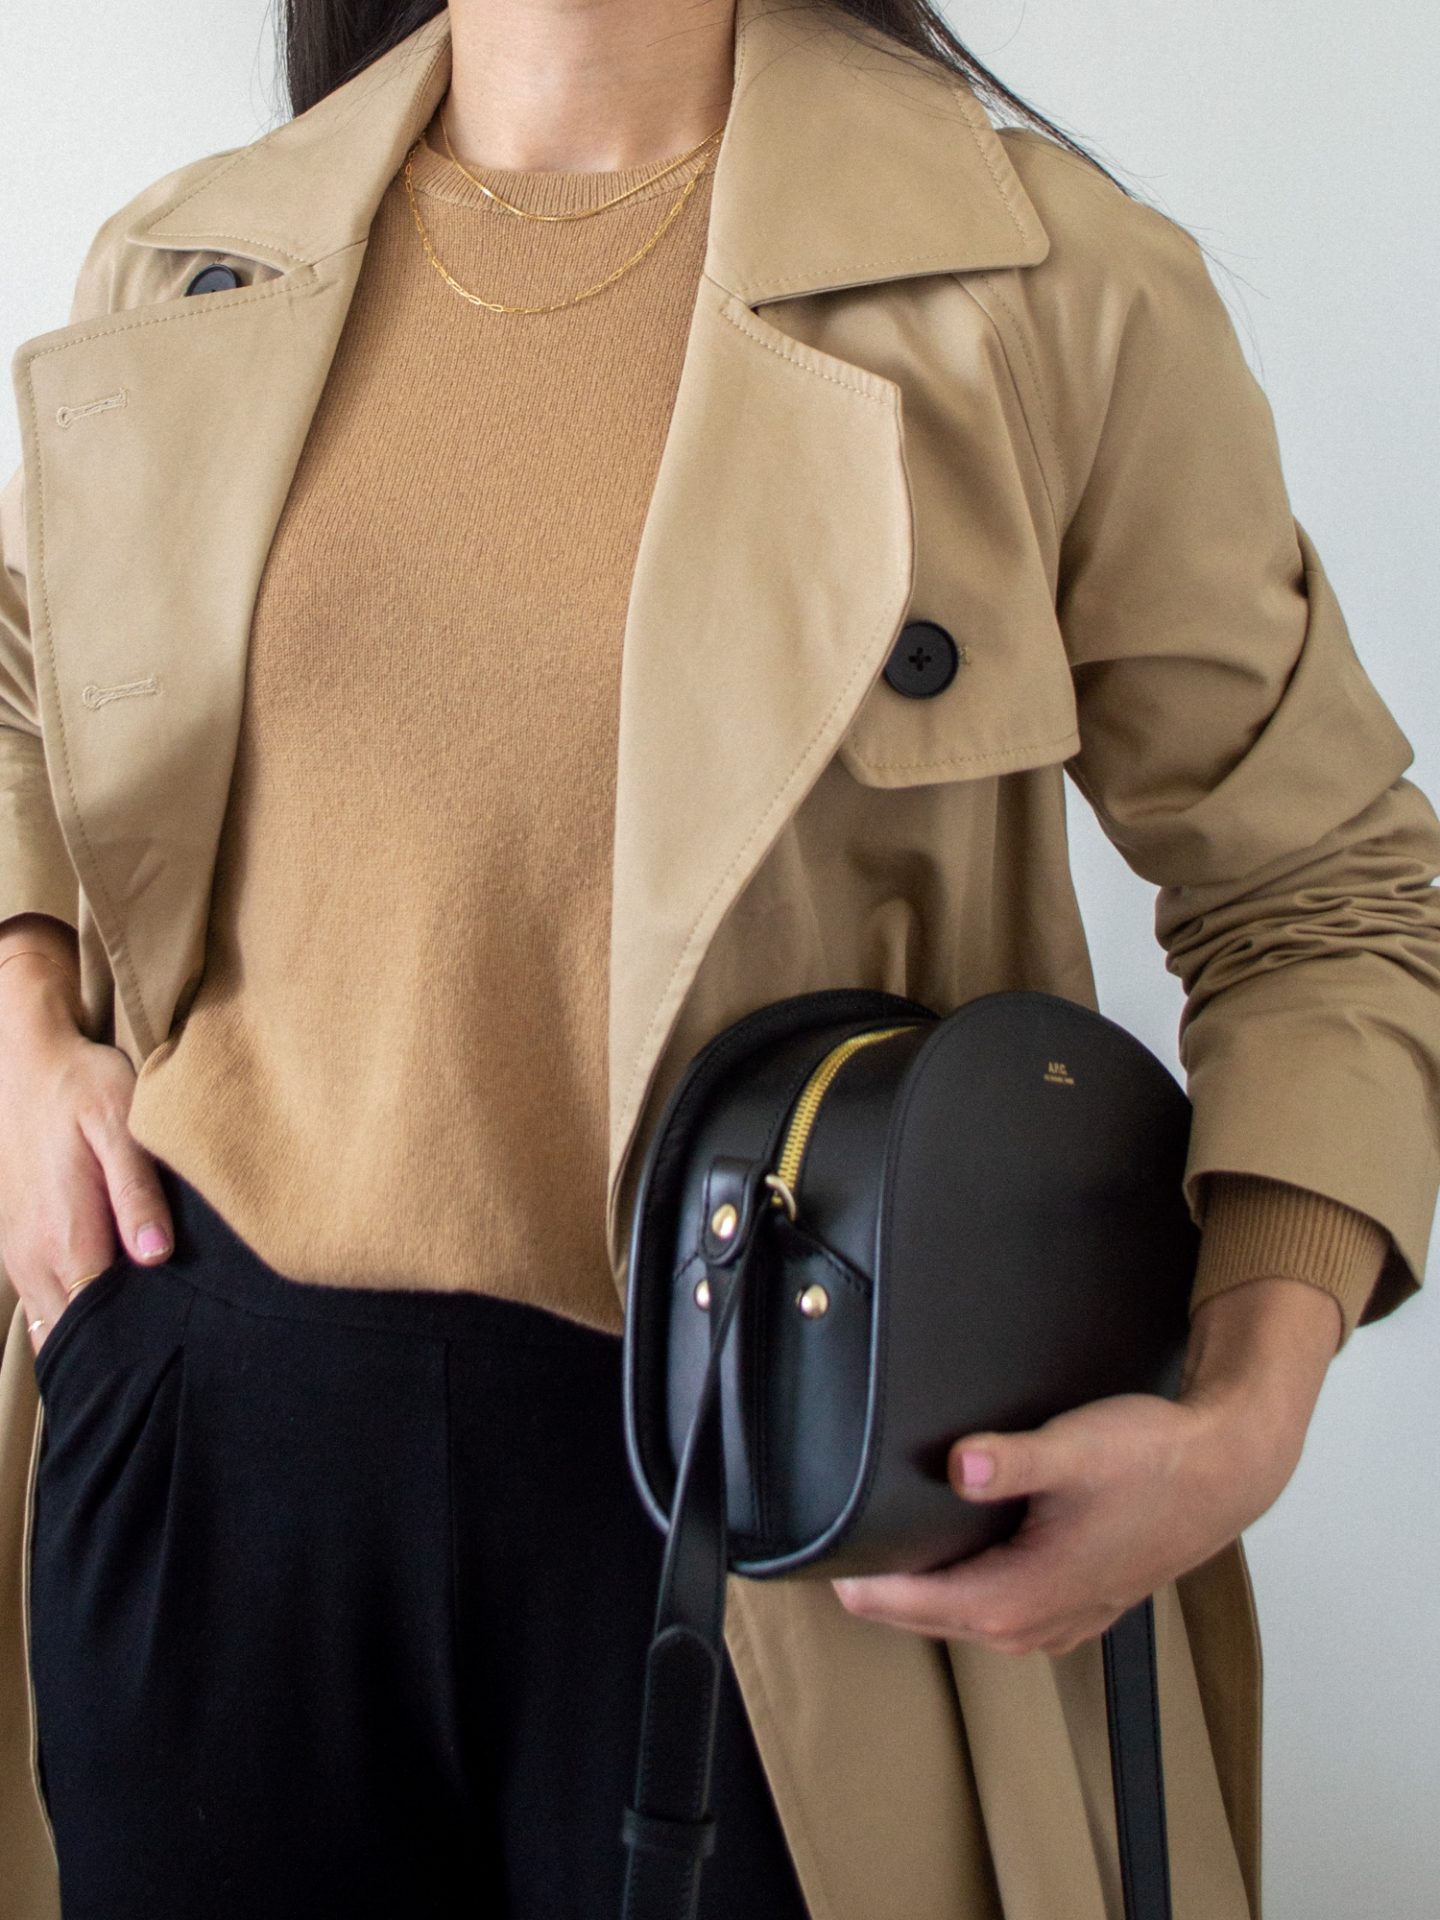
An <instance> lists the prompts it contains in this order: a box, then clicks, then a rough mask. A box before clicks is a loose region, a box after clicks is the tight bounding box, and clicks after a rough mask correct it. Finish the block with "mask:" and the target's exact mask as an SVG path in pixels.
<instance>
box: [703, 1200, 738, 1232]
mask: <svg viewBox="0 0 1440 1920" xmlns="http://www.w3.org/2000/svg"><path fill="white" fill-rule="evenodd" d="M739 1224H740V1215H739V1214H738V1213H737V1212H736V1210H735V1208H734V1207H733V1206H732V1205H731V1203H730V1201H728V1200H727V1201H726V1202H725V1204H724V1205H723V1206H720V1207H717V1208H716V1209H715V1211H714V1213H712V1214H711V1216H710V1231H711V1232H712V1233H713V1234H714V1236H715V1238H716V1239H717V1240H729V1239H730V1238H731V1237H732V1236H733V1235H734V1232H735V1229H736V1227H738V1226H739Z"/></svg>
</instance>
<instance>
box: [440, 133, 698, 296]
mask: <svg viewBox="0 0 1440 1920" xmlns="http://www.w3.org/2000/svg"><path fill="white" fill-rule="evenodd" d="M724 131H725V129H724V127H723V126H722V127H717V128H716V129H715V131H714V133H712V134H708V135H707V136H706V138H705V139H704V140H702V141H701V142H700V143H699V145H698V146H694V147H692V148H691V149H690V151H689V152H688V153H682V154H681V155H680V156H679V157H678V159H675V160H670V161H667V162H666V164H665V165H664V166H663V167H660V168H658V169H657V170H656V171H655V172H654V173H652V174H649V175H647V177H646V178H645V179H644V180H639V181H637V182H636V184H635V185H634V186H633V187H627V188H626V189H625V190H624V192H623V193H617V194H616V195H615V197H614V199H612V200H606V201H603V202H602V203H601V204H600V205H599V206H596V207H582V208H580V209H579V211H578V212H573V213H534V212H530V211H528V210H527V209H526V208H524V207H517V206H513V205H512V204H511V202H510V201H508V200H506V199H504V198H503V197H502V196H501V195H500V194H498V193H496V192H495V191H494V190H493V189H492V188H490V187H487V186H486V184H485V182H484V181H483V180H477V179H476V178H475V175H474V174H473V173H471V172H470V170H469V168H468V167H465V166H463V165H461V162H460V161H458V160H457V159H456V158H455V154H454V151H453V149H452V148H451V145H450V133H449V130H448V128H447V127H446V125H445V118H444V115H443V114H442V115H441V116H440V132H441V134H442V135H443V137H444V140H445V151H446V154H447V156H448V157H449V159H450V161H451V162H452V164H453V165H455V166H456V167H458V168H459V170H460V172H461V173H463V174H464V175H465V178H466V179H467V180H469V181H471V182H472V183H473V184H474V185H475V186H477V187H479V189H480V191H481V192H482V193H483V194H485V195H486V196H487V197H488V198H489V199H491V200H493V201H495V202H496V204H497V205H498V206H502V207H504V208H505V209H506V211H507V212H508V213H513V214H516V215H518V216H519V218H520V219H522V220H588V219H589V218H590V217H591V215H592V214H597V213H604V212H605V210H606V209H607V208H608V207H613V206H617V205H618V204H619V203H620V201H622V200H628V199H629V198H630V197H631V195H632V194H636V193H639V192H640V191H641V190H642V189H643V188H645V187H648V186H651V185H653V183H654V182H655V181H656V180H661V179H663V178H664V176H665V175H666V174H667V173H673V172H674V171H675V169H676V168H677V167H682V166H684V164H685V162H686V161H687V160H692V159H693V158H694V157H695V155H696V154H697V153H699V152H700V151H701V149H702V148H704V147H708V146H709V145H710V143H711V141H713V140H718V139H719V138H720V136H721V134H722V133H723V132H724ZM424 138H425V136H424V135H423V134H422V135H421V136H420V138H419V139H418V140H417V141H416V142H415V144H414V146H412V147H411V149H410V151H409V153H407V154H406V156H405V192H406V194H407V196H408V198H409V201H410V211H411V213H412V214H413V216H414V219H415V225H416V228H417V230H418V231H419V234H420V242H421V245H422V246H423V247H424V249H425V253H426V257H427V258H428V259H429V261H430V264H431V266H432V267H434V269H435V271H436V272H437V273H438V274H439V275H440V277H441V279H442V280H443V281H444V282H445V283H446V285H447V286H449V287H453V289H454V290H455V292H456V293H458V294H459V295H460V297H461V299H462V300H468V301H469V302H470V304H471V305H472V306H476V307H486V308H488V309H489V311H490V312H491V313H555V312H557V311H558V310H559V309H560V308H561V307H573V306H577V305H578V304H579V302H580V301H582V300H588V299H589V298H590V297H591V295H592V294H596V293H600V292H602V291H603V290H604V289H605V288H606V287H608V286H610V285H611V284H612V283H613V282H614V281H616V280H618V279H619V278H620V276H621V274H622V273H628V272H629V270H630V268H631V267H633V266H635V265H636V264H637V262H639V261H641V260H643V259H644V258H645V255H646V254H647V253H649V251H650V249H651V248H652V247H653V246H654V245H655V244H656V242H657V241H658V240H659V239H660V237H661V235H662V234H663V233H664V232H665V230H666V228H667V227H668V226H669V225H670V223H671V222H672V221H673V220H674V219H675V217H676V216H677V214H678V213H679V212H680V209H681V208H682V207H683V206H684V204H685V202H686V201H687V200H688V199H689V198H690V195H691V194H692V193H693V192H694V191H695V188H696V187H697V186H698V184H699V183H700V180H701V179H702V178H703V176H704V174H705V173H706V171H707V169H706V168H705V167H700V168H697V170H696V171H695V172H694V173H693V174H692V175H691V177H690V178H689V179H688V180H687V181H686V182H685V185H684V187H683V188H682V189H681V192H680V196H679V198H678V199H677V200H676V202H675V204H674V206H673V207H671V209H670V211H669V212H668V213H667V214H666V216H665V218H664V219H663V220H662V221H661V222H660V225H659V226H658V227H657V228H656V229H655V231H654V233H653V234H651V236H650V238H649V239H648V240H647V241H646V242H645V244H644V246H643V247H641V248H640V250H639V251H638V252H637V253H633V254H632V255H631V256H630V258H629V259H628V260H626V261H624V262H622V264H621V265H620V266H618V267H617V268H616V269H615V271H614V272H613V273H610V274H607V275H606V276H605V278H604V279H603V280H599V281H597V282H596V283H595V285H594V286H593V287H585V288H584V289H582V291H581V292H579V293H576V294H572V295H570V297H569V298H568V299H565V300H555V301H551V302H550V303H549V304H548V305H546V306H539V307H515V306H508V305H506V304H505V303H504V302H503V301H499V300H486V299H483V298H482V297H481V295H479V294H478V293H473V292H472V291H471V290H470V288H468V287H462V286H461V284H460V282H459V281H458V280H457V279H455V277H454V275H453V274H451V273H450V272H449V271H448V270H447V269H446V267H445V266H444V264H443V263H442V261H441V260H440V258H439V256H438V254H437V253H436V252H435V248H434V246H433V245H432V243H431V240H430V235H429V233H428V231H427V230H426V227H425V222H424V220H423V219H422V218H421V215H420V208H419V206H418V204H417V203H416V199H415V186H414V181H413V179H412V177H411V168H412V164H413V162H414V158H415V150H416V148H417V147H420V146H422V145H423V144H424Z"/></svg>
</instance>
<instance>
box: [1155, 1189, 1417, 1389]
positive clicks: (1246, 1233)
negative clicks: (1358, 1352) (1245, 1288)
mask: <svg viewBox="0 0 1440 1920" xmlns="http://www.w3.org/2000/svg"><path fill="white" fill-rule="evenodd" d="M1204 1190H1205V1212H1204V1217H1203V1222H1202V1227H1201V1234H1200V1254H1199V1260H1198V1263H1197V1266H1196V1272H1195V1283H1194V1286H1193V1287H1192V1289H1191V1293H1190V1311H1191V1312H1192V1314H1193V1312H1194V1311H1195V1308H1196V1307H1197V1306H1199V1304H1200V1302H1201V1301H1202V1300H1208V1299H1210V1297H1211V1296H1212V1295H1214V1294H1217V1293H1224V1292H1225V1291H1226V1290H1227V1289H1228V1288H1230V1287H1235V1286H1240V1285H1243V1283H1244V1282H1245V1281H1247V1280H1259V1279H1265V1278H1270V1277H1274V1278H1277V1279H1278V1278H1284V1279H1293V1280H1308V1281H1309V1282H1310V1284H1311V1285H1312V1286H1316V1287H1320V1288H1322V1289H1323V1290H1324V1291H1325V1292H1326V1293H1328V1294H1332V1295H1333V1296H1334V1298H1335V1299H1336V1300H1337V1301H1338V1302H1339V1306H1340V1313H1341V1317H1342V1319H1343V1321H1344V1328H1343V1331H1342V1333H1341V1336H1340V1346H1341V1347H1343V1346H1344V1345H1345V1344H1346V1342H1347V1341H1348V1340H1349V1338H1350V1336H1351V1334H1352V1333H1353V1332H1354V1331H1355V1328H1356V1327H1357V1325H1358V1324H1359V1321H1360V1316H1361V1315H1362V1313H1363V1312H1364V1311H1365V1308H1366V1306H1367V1305H1368V1303H1369V1300H1370V1296H1371V1294H1372V1293H1373V1292H1374V1289H1375V1282H1376V1281H1377V1280H1378V1279H1379V1277H1380V1269H1381V1267H1382V1266H1383V1264H1384V1261H1385V1254H1386V1250H1387V1248H1388V1247H1389V1244H1390V1236H1389V1234H1388V1233H1387V1232H1386V1230H1385V1228H1384V1227H1382V1226H1380V1225H1379V1223H1378V1222H1377V1221H1375V1220H1372V1219H1371V1218H1370V1216H1369V1214H1368V1213H1360V1212H1358V1211H1357V1210H1356V1209H1355V1208H1354V1207H1347V1206H1344V1205H1342V1204H1341V1202H1339V1201H1338V1200H1332V1199H1330V1198H1329V1196H1328V1195H1326V1194H1321V1193H1312V1192H1311V1191H1310V1190H1309V1189H1308V1188H1307V1187H1296V1186H1292V1185H1291V1184H1290V1183H1289V1182H1288V1181H1285V1180H1267V1179H1262V1178H1261V1177H1260V1176H1259V1175H1258V1174H1244V1173H1212V1174H1209V1175H1207V1176H1206V1179H1205V1182H1204ZM1338 1350H1339V1349H1338V1348H1337V1351H1338Z"/></svg>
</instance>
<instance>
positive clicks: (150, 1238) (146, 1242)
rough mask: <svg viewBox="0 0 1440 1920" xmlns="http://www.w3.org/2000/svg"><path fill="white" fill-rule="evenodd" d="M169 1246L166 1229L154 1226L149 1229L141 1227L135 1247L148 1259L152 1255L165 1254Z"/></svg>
mask: <svg viewBox="0 0 1440 1920" xmlns="http://www.w3.org/2000/svg"><path fill="white" fill-rule="evenodd" d="M169 1244H170V1242H169V1241H168V1240H167V1239H166V1237H165V1230H164V1228H163V1227H157V1226H155V1225H153V1224H152V1225H150V1226H148V1227H141V1229H140V1231H139V1233H138V1234H137V1235H136V1236H135V1245H136V1246H137V1247H138V1248H139V1249H140V1252H141V1253H142V1254H144V1255H145V1256H146V1257H147V1258H148V1256H149V1255H150V1254H152V1253H164V1251H165V1249H166V1248H167V1247H168V1246H169Z"/></svg>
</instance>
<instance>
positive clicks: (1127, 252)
mask: <svg viewBox="0 0 1440 1920" xmlns="http://www.w3.org/2000/svg"><path fill="white" fill-rule="evenodd" d="M1130 217H1132V218H1133V219H1134V223H1135V229H1136V232H1137V235H1138V238H1137V239H1136V241H1135V244H1134V245H1133V246H1127V248H1126V249H1124V250H1123V253H1124V264H1123V267H1118V268H1116V269H1115V276H1116V277H1117V278H1119V279H1120V280H1123V285H1121V286H1119V287H1118V288H1117V287H1116V285H1115V283H1114V280H1113V279H1112V282H1111V285H1110V287H1109V290H1108V292H1107V295H1106V298H1105V300H1104V301H1103V302H1102V303H1101V305H1100V308H1099V320H1098V324H1096V325H1094V326H1093V328H1092V334H1093V337H1094V339H1095V340H1096V341H1097V342H1098V343H1099V351H1100V352H1101V353H1102V355H1103V358H1104V372H1103V377H1102V379H1101V381H1100V386H1101V388H1102V389H1103V399H1102V400H1101V401H1100V403H1099V404H1097V406H1096V407H1095V409H1094V411H1093V416H1092V417H1093V430H1092V431H1090V432H1089V433H1088V435H1087V436H1085V437H1083V438H1080V437H1078V436H1077V445H1076V448H1075V451H1074V466H1075V468H1076V469H1077V471H1076V472H1075V474H1074V484H1073V488H1072V492H1071V495H1070V499H1071V501H1072V503H1073V506H1072V508H1071V510H1070V511H1069V512H1068V513H1067V515H1066V517H1065V519H1064V523H1063V530H1062V537H1061V542H1060V555H1059V568H1058V582H1057V609H1058V613H1059V618H1060V624H1061V628H1062V631H1063V634H1064V638H1065V644H1066V649H1067V653H1068V655H1069V659H1070V662H1071V666H1072V671H1073V677H1074V684H1075V689H1076V699H1077V707H1078V715H1079V733H1080V739H1081V746H1080V749H1079V751H1078V752H1077V753H1076V754H1075V755H1074V756H1073V758H1072V759H1071V760H1070V761H1069V762H1067V771H1068V772H1069V773H1070V774H1071V775H1072V776H1073V778H1074V780H1075V782H1076V785H1077V786H1078V787H1079V789H1080V791H1081V792H1082V793H1083V794H1084V795H1085V797H1086V799H1087V800H1088V801H1089V803H1090V804H1091V806H1092V807H1093V808H1094V810H1095V813H1096V815H1097V817H1098V819H1099V821H1100V824H1101V826H1102V828H1103V829H1104V831H1105V833H1106V834H1107V836H1108V837H1109V839H1110V840H1111V841H1112V842H1113V844H1114V845H1115V846H1116V847H1117V848H1118V850H1119V851H1120V853H1121V854H1122V856H1123V857H1124V859H1125V860H1126V862H1127V864H1128V865H1129V866H1130V867H1131V869H1132V870H1133V871H1134V872H1136V873H1137V874H1140V875H1143V876H1144V877H1145V878H1146V879H1148V880H1150V881H1152V882H1153V883H1154V884H1155V886H1156V887H1157V888H1158V893H1157V896H1156V905H1155V921H1154V925H1155V934H1156V938H1157V940H1158V941H1159V942H1160V944H1161V946H1162V947H1163V949H1164V952H1165V964H1166V967H1167V969H1168V970H1169V971H1170V972H1172V973H1173V974H1175V975H1177V976H1178V978H1179V979H1180V981H1181V983H1182V985H1183V988H1184V993H1185V1000H1184V1006H1183V1010H1182V1014H1181V1020H1180V1030H1179V1051H1180V1058H1181V1062H1182V1064H1183V1067H1184V1070H1185V1075H1186V1084H1187V1090H1188V1092H1189V1094H1190V1098H1191V1101H1192V1103H1193V1120H1192V1129H1191V1139H1190V1145H1189V1152H1188V1159H1187V1164H1186V1169H1185V1191H1186V1198H1187V1202H1188V1204H1189V1206H1190V1209H1191V1214H1192V1217H1193V1218H1194V1219H1195V1220H1196V1221H1197V1223H1200V1224H1203V1211H1204V1198H1205V1196H1204V1192H1203V1183H1204V1182H1205V1179H1206V1177H1207V1176H1208V1175H1210V1174H1213V1173H1221V1172H1229V1173H1233V1174H1241V1175H1250V1176H1260V1177H1262V1178H1264V1179H1267V1180H1271V1181H1283V1182H1286V1183H1289V1185H1290V1186H1292V1187H1298V1188H1301V1189H1305V1190H1307V1191H1308V1192H1309V1193H1310V1194H1313V1195H1322V1196H1325V1197H1326V1198H1328V1199H1329V1200H1331V1201H1333V1202H1338V1203H1340V1205H1341V1206H1343V1207H1348V1208H1351V1209H1354V1210H1355V1211H1357V1212H1359V1213H1361V1214H1364V1215H1366V1216H1368V1217H1369V1219H1370V1220H1371V1221H1373V1222H1374V1223H1376V1225H1377V1226H1378V1227H1380V1228H1383V1229H1384V1232H1385V1234H1386V1236H1387V1238H1386V1245H1385V1254H1384V1260H1383V1264H1382V1266H1381V1269H1380V1272H1379V1276H1378V1279H1377V1281H1376V1283H1375V1286H1374V1289H1373V1292H1370V1293H1369V1294H1368V1296H1367V1298H1366V1301H1365V1305H1364V1312H1363V1315H1362V1316H1361V1317H1362V1318H1363V1319H1364V1320H1367V1321H1369V1320H1376V1319H1379V1318H1381V1317H1382V1316H1383V1315H1385V1314H1387V1313H1389V1312H1390V1311H1392V1310H1393V1309H1394V1308H1395V1307H1396V1306H1397V1305H1398V1304H1399V1303H1400V1301H1401V1300H1403V1299H1405V1298H1406V1297H1407V1296H1408V1295H1409V1294H1411V1293H1412V1292H1414V1291H1415V1290H1416V1289H1417V1288H1418V1287H1419V1286H1420V1284H1421V1283H1422V1281H1423V1278H1424V1271H1425V1262H1426V1255H1427V1248H1428V1242H1429V1235H1430V1229H1431V1223H1432V1219H1433V1215H1434V1209H1435V1200H1436V1194H1437V1187H1440V891H1437V889H1436V887H1435V884H1434V883H1435V880H1436V876H1437V874H1440V820H1437V818H1436V814H1435V811H1434V808H1433V807H1432V806H1431V804H1430V802H1429V800H1428V799H1427V797H1426V796H1425V794H1423V793H1422V792H1421V791H1420V790H1419V788H1417V787H1416V786H1415V785H1414V784H1413V783H1411V782H1410V781H1409V780H1407V779H1406V778H1404V773H1405V769H1406V768H1407V767H1409V766H1410V765H1411V763H1412V760H1413V757H1414V756H1413V752H1412V749H1411V746H1410V743H1409V741H1408V739H1407V738H1406V736H1405V734H1404V733H1403V732H1402V731H1401V729H1400V727H1399V725H1398V724H1397V723H1396V720H1395V719H1394V717H1393V716H1392V714H1391V713H1390V711H1389V710H1388V708H1387V707H1386V705H1385V703H1384V702H1383V700H1382V699H1381V697H1380V695H1379V693H1378V692H1377V690H1376V688H1375V686H1374V685H1373V684H1372V682H1371V681H1370V679H1369V678H1368V676H1367V675H1366V673H1365V671H1364V669H1363V667H1362V666H1361V663H1360V661H1359V659H1358V658H1357V655H1356V652H1355V649H1354V646H1353V645H1352V642H1351V639H1350V636H1349V634H1348V632H1347V628H1346V624H1345V620H1344V618H1343V616H1342V613H1341V610H1340V607H1339V605H1338V604H1337V601H1336V598H1335V595H1334V592H1333V591H1332V589H1331V585H1330V582H1329V581H1328V579H1327V578H1326V575H1325V571H1324V568H1323V566H1322V564H1321V561H1320V558H1319V555H1318V554H1317V552H1316V550H1315V548H1314V546H1313V544H1312V543H1311V541H1310V539H1309V537H1308V536H1307V534H1306V533H1305V531H1304V529H1303V528H1302V527H1301V526H1300V525H1299V524H1298V522H1297V521H1296V520H1295V519H1294V517H1293V515H1292V511H1291V506H1290V502H1289V499H1288V497H1287V492H1286V486H1285V482H1284V479H1283V477H1282V472H1281V462H1280V454H1279V449H1278V445H1277V440H1276V433H1275V427H1274V422H1273V419H1272V415H1271V411H1270V407H1269V405H1268V402H1267V401H1266V398H1265V396H1264V394H1263V392H1262V391H1261V389H1260V387H1259V385H1258V383H1257V381H1256V380H1255V378H1254V376H1253V375H1252V373H1251V372H1250V369H1249V367H1248V365H1247V363H1246V360H1245V358H1244V355H1243V352H1242V350H1241V346H1240V342H1239V340H1238V338H1237V335H1236V332H1235V329H1234V327H1233V325H1232V323H1231V320H1230V317H1229V313H1228V311H1227V309H1226V307H1225V305H1224V303H1223V302H1222V300H1221V298H1220V296H1219V294H1218V292H1217V290H1216V288H1215V286H1214V284H1213V283H1212V281H1211V279H1210V275H1209V272H1208V269H1207V267H1206V264H1205V260H1204V256H1203V254H1202V253H1201V251H1200V249H1199V247H1198V246H1197V245H1196V243H1195V242H1194V241H1193V240H1192V239H1191V238H1190V236H1189V235H1188V234H1187V233H1185V232H1184V230H1183V229H1182V228H1179V227H1178V226H1176V225H1174V223H1172V222H1170V221H1169V220H1168V219H1166V218H1165V217H1164V216H1161V215H1158V214H1155V213H1154V212H1153V211H1151V210H1149V209H1144V210H1139V209H1137V210H1136V211H1135V213H1134V214H1133V216H1130ZM1073 418H1074V416H1073V414H1072V416H1071V419H1072V422H1073ZM1337 1217H1338V1216H1337ZM1347 1337H1348V1336H1347Z"/></svg>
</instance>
